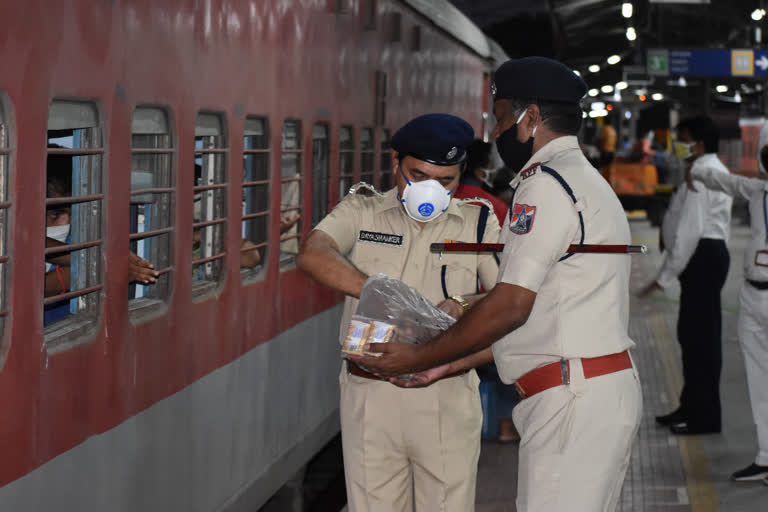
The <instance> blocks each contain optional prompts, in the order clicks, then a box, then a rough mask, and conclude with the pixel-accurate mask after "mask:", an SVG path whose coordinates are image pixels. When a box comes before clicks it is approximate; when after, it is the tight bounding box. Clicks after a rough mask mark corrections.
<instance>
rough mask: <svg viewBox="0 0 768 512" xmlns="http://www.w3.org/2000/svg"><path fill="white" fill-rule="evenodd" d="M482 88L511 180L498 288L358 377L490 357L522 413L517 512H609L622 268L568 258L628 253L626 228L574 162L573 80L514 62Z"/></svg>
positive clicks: (562, 70)
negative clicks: (623, 247) (488, 92)
mask: <svg viewBox="0 0 768 512" xmlns="http://www.w3.org/2000/svg"><path fill="white" fill-rule="evenodd" d="M495 88H496V90H495V98H494V115H495V116H496V119H497V125H496V127H495V129H494V132H493V135H494V137H495V138H496V144H497V147H498V149H499V154H500V156H501V158H502V159H503V160H504V163H505V164H506V165H507V167H509V168H510V169H513V170H519V171H520V172H519V174H518V175H517V176H516V177H515V179H514V180H512V182H511V186H512V188H513V189H514V191H515V195H514V198H513V202H512V205H511V207H510V210H509V215H508V216H507V219H506V220H505V223H504V227H503V228H502V235H501V241H502V242H503V243H504V252H503V255H502V259H501V264H500V270H499V276H498V282H497V284H496V286H495V287H494V288H493V289H492V290H491V291H490V292H489V293H488V294H487V295H486V296H485V297H484V298H483V299H481V300H479V301H478V302H476V303H475V304H474V305H473V306H472V308H471V309H470V310H469V311H468V312H467V314H466V315H464V316H463V317H462V318H461V319H459V321H458V322H457V323H456V324H455V325H454V326H453V327H451V328H450V329H448V330H447V331H445V332H444V333H442V334H441V335H440V336H438V337H436V338H435V339H434V340H432V341H431V342H429V343H425V344H422V345H415V346H412V345H404V344H398V343H389V344H371V345H370V346H369V349H370V350H373V351H376V352H382V353H383V355H382V356H381V357H380V358H376V359H373V360H372V361H371V362H370V363H369V364H368V367H369V368H370V369H371V370H372V371H375V372H376V373H378V374H381V375H399V374H403V373H408V372H414V371H421V370H424V369H425V368H431V367H434V366H435V365H438V364H443V363H447V362H449V361H453V360H456V359H457V358H460V357H465V359H464V360H458V361H455V362H453V363H449V364H448V366H449V370H450V371H458V370H461V369H462V368H465V367H466V366H467V365H468V364H471V363H477V362H479V360H480V359H482V358H480V357H477V358H475V360H474V361H468V360H467V359H466V356H467V355H468V354H473V353H475V354H477V353H478V351H482V350H484V349H486V347H488V346H490V345H492V347H493V356H494V359H495V361H496V366H497V368H498V370H499V375H500V376H501V379H502V380H503V381H504V382H505V383H508V384H513V385H514V386H515V389H516V390H517V391H518V393H519V395H520V397H521V399H522V401H521V402H520V403H519V404H518V405H517V406H516V407H515V410H514V413H513V419H514V422H515V425H516V426H517V428H518V431H519V432H520V435H521V441H520V467H519V475H518V492H517V510H518V512H532V511H535V512H547V511H553V512H554V511H558V512H562V511H563V510H568V511H570V512H598V511H606V512H607V511H610V512H613V511H614V510H615V508H616V504H617V502H618V499H619V496H620V492H621V485H622V482H623V480H624V475H625V473H626V469H627V466H628V464H629V457H630V453H631V445H632V440H633V439H634V437H635V435H636V433H637V429H638V426H639V423H640V418H641V412H642V396H641V389H640V384H639V381H638V378H637V374H636V372H635V369H634V367H633V365H632V361H631V359H630V356H629V353H628V349H629V348H631V347H632V346H633V342H632V340H631V339H630V338H629V336H628V333H627V328H628V320H629V272H630V260H629V256H627V255H624V254H572V253H569V252H568V246H569V245H570V244H580V243H584V244H629V243H630V240H631V238H630V231H629V225H628V223H627V220H626V217H625V215H624V211H623V209H622V207H621V204H620V203H619V201H618V199H617V198H616V194H614V192H613V191H612V190H611V188H610V186H609V185H608V183H607V182H606V181H605V180H604V179H603V178H602V177H601V176H600V173H599V172H597V171H596V170H595V169H594V168H593V167H592V166H591V165H590V164H589V163H588V161H587V159H586V158H585V157H584V155H583V154H582V153H581V151H580V149H579V145H578V141H577V139H576V136H575V135H576V133H577V132H578V130H579V127H580V125H581V118H582V111H581V108H580V106H579V102H580V100H581V98H582V97H583V96H584V93H585V92H586V85H585V84H584V82H583V81H582V80H581V78H579V77H578V76H577V75H575V74H574V73H573V72H572V71H571V70H570V69H568V68H567V67H565V66H564V65H562V64H560V63H559V62H556V61H553V60H551V59H545V58H542V57H527V58H524V59H519V60H512V61H508V62H506V63H504V64H502V65H501V67H500V68H499V69H498V70H497V71H496V74H495ZM494 342H495V343H494ZM480 353H482V352H480ZM470 359H471V358H470ZM428 381H429V379H428V378H427V377H426V376H425V377H424V378H423V379H422V380H421V383H425V382H428Z"/></svg>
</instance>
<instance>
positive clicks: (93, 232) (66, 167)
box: [43, 100, 104, 344]
mask: <svg viewBox="0 0 768 512" xmlns="http://www.w3.org/2000/svg"><path fill="white" fill-rule="evenodd" d="M103 157H104V147H103V134H102V120H101V119H100V114H99V110H98V109H97V107H96V105H95V104H93V103H91V102H85V101H70V100H54V101H53V102H52V103H51V108H50V110H49V112H48V154H47V186H46V200H45V209H46V212H45V213H46V220H45V225H46V228H45V247H46V249H45V272H46V273H45V299H44V300H43V325H44V327H45V330H44V336H45V342H46V343H47V344H48V343H53V342H58V341H71V340H73V339H75V338H78V337H81V336H84V335H85V334H88V333H90V332H91V331H92V330H93V329H94V328H95V326H96V323H97V320H98V315H99V309H100V308H99V302H100V295H101V290H102V288H103V285H102V268H101V263H102V245H103V238H104V228H103V219H102V207H103V206H102V203H103V202H104V194H103V193H102V183H103V180H104V177H103Z"/></svg>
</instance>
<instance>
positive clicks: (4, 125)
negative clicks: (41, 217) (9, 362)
mask: <svg viewBox="0 0 768 512" xmlns="http://www.w3.org/2000/svg"><path fill="white" fill-rule="evenodd" d="M1 101H2V99H1V98H0V346H2V341H3V338H4V333H5V319H6V318H7V316H8V302H7V301H8V297H7V296H6V288H7V283H8V276H7V275H6V274H7V267H8V260H9V257H8V237H9V233H8V220H9V219H8V216H9V211H8V210H9V208H10V207H11V203H10V202H9V201H8V179H9V174H10V171H9V169H8V163H9V162H8V160H9V156H10V148H9V147H8V140H9V134H8V121H7V118H6V117H5V111H4V109H3V104H2V102H1Z"/></svg>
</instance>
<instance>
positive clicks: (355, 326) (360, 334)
mask: <svg viewBox="0 0 768 512" xmlns="http://www.w3.org/2000/svg"><path fill="white" fill-rule="evenodd" d="M370 330H371V322H370V321H365V320H355V319H353V320H352V323H350V324H349V331H347V337H346V339H345V340H344V344H343V345H342V347H341V351H342V352H344V353H347V354H362V353H363V347H364V346H365V344H366V343H367V342H368V333H369V332H370Z"/></svg>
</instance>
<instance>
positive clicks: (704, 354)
mask: <svg viewBox="0 0 768 512" xmlns="http://www.w3.org/2000/svg"><path fill="white" fill-rule="evenodd" d="M677 133H678V139H679V141H678V142H676V149H675V152H676V154H678V156H680V157H681V158H682V159H684V160H686V161H687V162H688V164H689V165H690V166H691V167H690V168H689V169H688V171H687V174H686V176H687V177H686V180H685V182H684V183H682V184H681V185H680V186H679V187H678V190H677V191H676V192H675V195H674V196H673V198H672V200H671V202H670V209H669V210H668V212H667V215H666V216H665V219H664V222H663V223H662V233H661V236H662V242H663V246H664V260H663V262H662V265H661V269H660V270H659V272H658V275H657V277H656V279H655V280H654V281H653V282H652V283H650V284H649V285H648V286H646V287H645V288H644V289H643V290H642V291H641V292H640V296H641V297H644V296H646V295H648V294H650V293H652V292H653V291H657V290H661V289H664V288H668V287H669V286H670V285H671V284H672V283H673V282H674V281H675V279H679V280H680V311H679V314H678V320H677V338H678V341H679V342H680V348H681V353H682V364H683V389H682V391H681V393H680V406H679V407H678V408H677V409H676V410H674V411H672V412H670V413H669V414H665V415H662V416H657V417H656V421H657V422H658V423H659V424H660V425H663V426H669V427H670V430H671V431H672V433H673V434H678V435H688V434H711V433H718V432H720V430H721V428H722V418H721V408H720V372H721V369H722V313H721V310H720V291H721V290H722V288H723V285H724V284H725V279H726V277H727V276H728V266H729V263H730V256H729V254H728V246H727V240H728V235H729V232H730V224H731V205H732V204H733V199H732V198H731V197H730V196H729V195H728V194H726V193H724V192H717V191H713V190H708V189H706V188H704V187H700V189H696V188H694V187H693V186H692V185H691V181H690V176H691V175H695V174H696V173H697V172H698V171H699V170H700V169H703V168H707V169H711V170H712V172H718V173H722V174H728V173H729V171H728V169H727V168H726V167H725V165H723V163H722V162H721V161H720V159H719V158H718V157H717V150H718V146H719V142H720V135H719V132H718V129H717V126H716V125H715V123H714V122H713V121H712V119H710V118H709V117H706V116H700V117H694V118H689V119H684V120H683V121H681V122H680V124H678V126H677Z"/></svg>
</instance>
